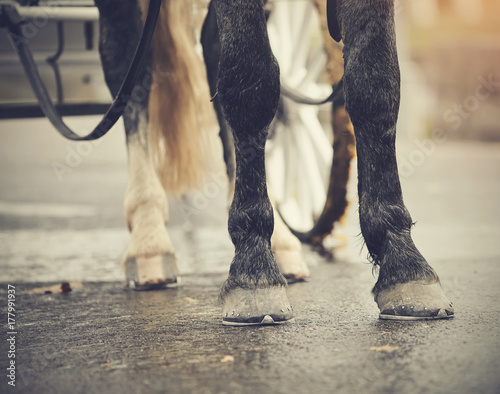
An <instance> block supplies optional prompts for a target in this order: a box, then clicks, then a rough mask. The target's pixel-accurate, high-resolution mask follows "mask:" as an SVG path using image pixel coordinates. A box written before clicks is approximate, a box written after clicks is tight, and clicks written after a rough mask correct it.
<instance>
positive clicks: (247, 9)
mask: <svg viewBox="0 0 500 394" xmlns="http://www.w3.org/2000/svg"><path fill="white" fill-rule="evenodd" d="M215 10H216V16H217V25H218V27H219V32H220V43H221V57H220V62H219V76H218V83H217V93H218V95H219V97H220V102H221V106H222V109H223V111H224V115H225V117H226V119H227V121H228V124H229V125H230V127H231V129H232V131H233V136H234V141H235V147H236V148H235V149H236V182H235V190H234V199H233V203H232V205H231V209H230V210H229V221H228V227H229V234H230V236H231V240H232V241H233V244H234V245H235V256H234V259H233V262H232V263H231V267H230V270H229V277H228V279H227V280H226V282H225V283H224V285H223V287H222V289H221V298H222V300H223V302H224V307H223V314H224V318H223V323H224V324H228V325H247V324H272V323H280V322H284V321H286V320H289V319H291V318H292V312H291V306H290V304H289V302H288V298H287V295H286V280H285V278H284V277H283V275H281V274H280V272H279V269H278V265H277V264H276V260H275V259H274V256H273V254H272V252H271V234H272V232H273V211H272V207H271V203H270V201H269V198H268V196H267V187H266V173H265V164H264V156H265V154H264V147H265V143H266V139H267V133H268V128H269V124H270V123H271V121H272V119H273V117H274V114H275V112H276V109H277V105H278V100H279V94H280V89H279V70H278V64H277V63H276V60H275V59H274V56H273V54H272V52H271V48H270V46H269V40H268V38H267V30H266V20H265V15H264V11H263V4H262V1H261V0H259V1H238V2H235V1H233V0H216V2H215Z"/></svg>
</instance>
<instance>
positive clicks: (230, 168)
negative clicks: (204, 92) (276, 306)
mask: <svg viewBox="0 0 500 394" xmlns="http://www.w3.org/2000/svg"><path fill="white" fill-rule="evenodd" d="M201 43H202V46H203V53H204V57H205V65H206V68H207V77H208V81H209V85H210V91H211V95H212V96H213V97H214V100H213V101H214V108H215V111H216V114H217V118H218V121H219V125H220V133H219V136H220V138H221V141H222V146H223V154H224V162H225V163H226V170H227V175H228V180H229V193H228V194H229V195H228V203H229V206H230V205H231V203H232V201H233V196H234V186H235V171H236V163H235V161H236V159H235V152H234V141H233V136H232V134H231V130H230V128H229V125H228V124H227V122H226V120H225V118H224V115H223V113H222V107H221V103H220V97H219V96H218V95H216V92H217V70H218V64H219V59H220V43H219V31H218V28H217V22H216V19H215V3H214V2H211V3H210V5H209V9H208V14H207V17H206V19H205V22H204V24H203V29H202V32H201ZM270 199H271V204H272V206H273V213H274V231H273V235H272V237H271V249H272V251H273V252H274V256H275V258H276V262H277V264H278V267H279V270H280V272H281V273H282V274H283V275H284V276H285V278H286V279H287V280H288V281H289V282H293V281H296V280H301V279H304V278H307V277H309V275H310V274H309V269H308V267H307V265H306V263H305V262H304V259H303V257H302V244H301V243H300V241H299V240H298V239H297V237H295V236H294V235H293V234H292V232H291V231H290V229H289V228H288V226H287V225H286V224H285V223H284V222H283V220H282V219H281V217H280V215H279V214H277V211H276V207H275V205H274V202H273V200H272V196H270Z"/></svg>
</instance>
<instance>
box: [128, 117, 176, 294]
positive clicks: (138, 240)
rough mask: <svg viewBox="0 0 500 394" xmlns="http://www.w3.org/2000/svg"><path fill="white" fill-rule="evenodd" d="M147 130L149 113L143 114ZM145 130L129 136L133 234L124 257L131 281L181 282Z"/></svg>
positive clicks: (139, 284)
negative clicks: (146, 117)
mask: <svg viewBox="0 0 500 394" xmlns="http://www.w3.org/2000/svg"><path fill="white" fill-rule="evenodd" d="M138 126H139V129H142V130H145V129H146V127H147V122H146V120H145V116H139V125H138ZM144 134H145V133H141V132H138V133H134V134H132V135H130V136H129V138H128V157H129V182H128V188H127V191H126V194H125V217H126V220H127V225H128V228H129V230H130V234H131V238H130V243H129V246H128V249H127V251H126V253H125V256H124V259H123V267H124V270H125V273H126V278H127V284H128V285H129V286H130V287H135V288H139V289H148V288H154V287H162V286H165V285H166V284H168V283H175V282H177V274H178V271H177V265H176V261H175V260H176V259H175V254H174V248H173V246H172V243H171V241H170V237H169V235H168V233H167V230H166V227H165V225H166V224H167V221H168V202H167V197H166V194H165V191H164V189H163V187H162V185H161V183H160V181H159V179H158V176H157V175H156V171H155V169H154V166H153V163H152V160H151V158H150V156H149V154H148V147H147V141H145V138H144Z"/></svg>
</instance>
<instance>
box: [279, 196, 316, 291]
mask: <svg viewBox="0 0 500 394" xmlns="http://www.w3.org/2000/svg"><path fill="white" fill-rule="evenodd" d="M269 197H270V200H271V204H272V206H273V212H274V232H273V235H272V236H271V249H272V251H273V253H274V257H276V262H277V263H278V267H279V269H280V272H281V273H282V274H283V276H284V277H285V278H287V280H288V281H289V282H293V281H296V280H301V279H305V278H308V277H309V275H310V273H309V268H308V267H307V264H306V263H305V261H304V258H303V256H302V244H301V242H300V241H299V240H298V239H297V237H296V236H295V235H293V234H292V232H291V231H290V229H289V228H288V226H287V225H286V224H285V223H284V222H283V219H281V216H280V214H279V213H278V211H277V209H276V204H275V203H274V199H273V197H272V196H269Z"/></svg>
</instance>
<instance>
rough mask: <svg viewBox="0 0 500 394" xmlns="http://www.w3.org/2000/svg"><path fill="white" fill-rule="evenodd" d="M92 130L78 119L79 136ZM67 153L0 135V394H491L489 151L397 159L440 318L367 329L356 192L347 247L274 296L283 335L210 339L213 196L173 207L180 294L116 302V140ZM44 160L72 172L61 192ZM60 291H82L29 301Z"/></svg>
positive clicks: (314, 258)
mask: <svg viewBox="0 0 500 394" xmlns="http://www.w3.org/2000/svg"><path fill="white" fill-rule="evenodd" d="M94 122H95V118H94V119H92V118H91V119H88V120H79V121H78V123H79V126H81V127H80V130H82V129H84V128H88V127H90V125H91V124H93V123H94ZM118 128H119V127H118ZM77 148H78V146H77V145H75V144H74V143H70V142H66V141H64V140H63V139H62V138H59V137H58V136H57V135H55V132H54V131H52V130H51V129H50V127H49V126H48V125H47V124H46V122H45V121H42V120H30V121H22V122H21V121H16V122H5V121H4V122H0V168H1V171H0V267H1V278H0V282H2V283H1V288H0V294H1V297H0V298H1V299H3V300H4V301H2V304H1V305H0V310H1V316H2V327H3V328H2V330H3V331H4V333H3V334H2V338H5V337H6V336H7V328H6V326H5V324H4V322H5V320H6V310H7V284H11V285H14V286H15V287H16V309H17V313H16V332H17V334H16V362H17V364H16V365H17V370H16V387H15V388H12V387H10V386H8V385H7V381H8V378H7V377H6V375H5V373H4V372H3V373H2V375H1V377H0V393H8V392H16V393H17V392H19V393H105V392H111V393H115V392H116V393H119V392H122V393H156V392H168V393H259V392H262V393H427V392H431V393H498V392H500V373H499V372H500V341H499V337H498V335H499V316H500V314H499V307H498V305H499V300H500V297H499V295H500V288H499V284H500V244H499V241H500V205H499V204H498V201H500V182H499V181H500V145H499V144H481V143H472V142H470V143H464V142H453V141H445V142H443V143H440V144H435V149H434V150H433V151H432V152H430V153H429V151H427V153H424V154H423V155H419V154H416V153H415V152H416V151H419V150H420V151H422V148H421V146H419V145H417V144H416V143H415V142H414V141H411V140H407V141H406V142H403V143H401V144H400V149H399V155H400V158H401V160H400V162H401V163H400V166H401V168H402V172H404V182H403V189H404V193H405V201H406V203H407V206H408V207H409V209H410V212H411V213H412V216H413V219H414V220H415V221H417V225H416V227H415V228H414V230H413V235H414V240H415V242H416V243H417V245H418V246H419V248H420V250H421V251H422V253H423V254H424V256H426V257H427V259H428V260H429V261H430V262H431V264H432V265H433V266H434V268H435V269H436V270H437V272H438V273H439V275H440V277H441V280H442V283H443V287H444V288H445V290H446V293H447V295H448V297H449V298H450V299H451V300H453V301H454V304H455V312H456V317H455V318H454V319H451V320H447V321H421V322H406V323H398V322H389V321H380V320H378V319H377V317H378V310H377V308H376V304H375V303H374V302H373V299H372V297H371V294H370V289H371V287H372V286H373V284H374V283H375V278H374V276H373V275H372V270H371V266H370V265H368V264H367V263H366V260H365V256H366V251H365V250H363V249H362V243H361V242H360V239H359V237H358V233H359V228H358V225H357V218H356V207H355V190H354V188H355V181H353V184H352V185H353V186H354V187H352V188H351V191H350V195H351V199H352V200H353V204H352V206H351V209H350V212H349V216H348V220H347V222H346V224H345V226H344V227H343V228H342V229H341V230H342V231H341V232H342V235H341V236H339V237H340V238H341V239H344V240H347V245H344V246H341V247H339V248H338V249H337V251H336V256H337V259H336V261H335V262H333V263H332V262H328V261H326V260H324V259H323V258H321V257H319V256H318V255H317V254H315V253H314V252H312V251H310V250H305V257H306V260H307V261H308V263H309V264H310V266H311V271H312V275H311V278H310V280H309V281H308V282H304V283H297V284H294V285H291V286H289V291H288V294H289V298H290V300H291V303H292V305H293V306H294V309H295V311H296V318H295V322H293V323H290V324H287V325H282V326H276V327H257V328H255V327H249V328H232V327H224V326H222V325H221V319H220V307H219V306H218V305H217V296H218V289H219V287H220V285H221V284H222V282H223V281H224V279H225V276H226V274H227V270H228V266H229V262H230V260H231V257H232V245H231V243H230V241H229V237H228V235H227V231H226V229H225V223H226V213H225V190H223V189H221V190H220V193H218V194H217V196H216V198H210V199H208V200H207V201H206V204H204V205H203V207H202V208H201V209H199V212H198V213H197V214H196V215H193V216H191V217H190V218H189V219H190V221H186V220H185V217H184V216H183V215H182V210H181V209H179V202H175V201H172V202H171V215H172V221H171V225H170V230H169V231H170V234H171V236H172V239H173V241H174V243H175V246H176V248H177V253H178V255H179V266H180V269H181V271H182V272H183V273H184V275H183V282H182V286H179V287H177V288H172V289H167V290H164V291H156V292H131V291H125V290H123V289H122V287H121V282H120V281H121V272H120V258H121V254H122V253H123V251H124V250H125V248H126V245H127V241H128V234H127V231H126V229H125V225H124V220H123V217H122V198H123V193H124V191H125V187H126V179H127V176H126V157H125V149H124V137H123V134H122V132H121V131H120V130H115V131H114V132H113V133H112V134H111V135H110V136H107V137H106V138H105V139H104V140H103V142H102V143H100V144H99V145H96V146H94V145H91V146H90V147H89V146H86V148H85V149H87V150H85V149H84V147H82V146H80V153H82V154H79V156H80V159H81V160H80V161H78V157H76V156H75V157H73V159H74V161H73V162H71V163H72V165H73V164H74V166H69V165H68V163H67V162H66V160H67V155H68V153H69V152H71V150H72V149H73V150H76V149H77ZM86 152H88V153H86ZM77 153H78V152H77ZM83 153H86V155H83ZM418 157H423V159H422V160H420V161H417V160H416V159H417V158H418ZM410 158H413V159H414V160H412V161H411V160H410ZM54 163H59V164H63V165H66V167H68V168H69V169H70V170H71V171H68V170H65V172H64V173H62V174H61V172H59V175H60V178H59V179H58V177H57V170H56V171H55V170H54V166H56V167H57V164H55V165H54ZM75 163H76V164H75ZM405 163H406V164H405ZM219 170H220V167H219V168H216V169H215V171H219ZM61 177H62V178H61ZM60 180H61V182H60ZM198 197H199V196H198ZM189 201H190V200H189V199H188V200H185V201H182V202H181V203H184V204H185V203H187V204H189ZM65 280H67V281H81V282H82V283H83V284H82V287H81V288H78V289H75V290H74V291H73V292H71V293H69V294H44V295H39V294H34V292H33V289H34V288H37V287H40V286H47V285H52V284H56V283H60V282H61V281H65ZM7 345H8V343H7V341H6V340H5V339H3V340H2V341H1V342H0V367H1V369H2V371H5V368H6V367H7V363H8V358H7V351H8V349H7Z"/></svg>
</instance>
